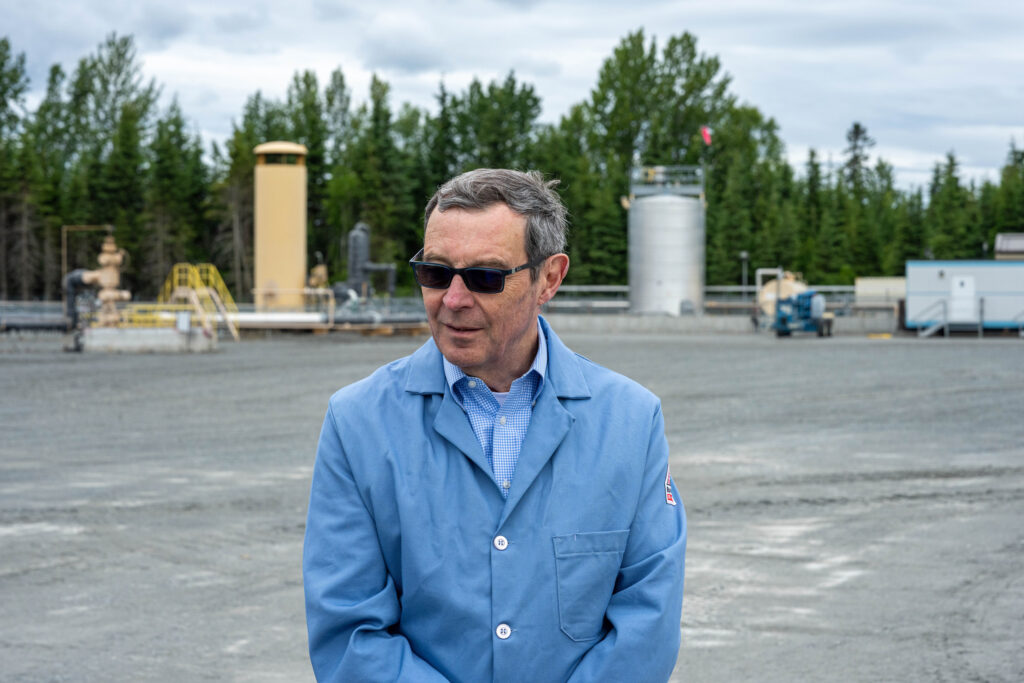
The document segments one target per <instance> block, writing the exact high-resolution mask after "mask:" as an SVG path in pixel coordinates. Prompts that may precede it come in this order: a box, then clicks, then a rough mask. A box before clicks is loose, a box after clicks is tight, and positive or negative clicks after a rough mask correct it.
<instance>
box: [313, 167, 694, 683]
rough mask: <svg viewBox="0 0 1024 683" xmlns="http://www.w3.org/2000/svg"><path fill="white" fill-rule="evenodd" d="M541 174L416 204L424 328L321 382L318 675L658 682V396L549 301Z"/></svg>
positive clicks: (667, 490)
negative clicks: (406, 345) (346, 380)
mask: <svg viewBox="0 0 1024 683" xmlns="http://www.w3.org/2000/svg"><path fill="white" fill-rule="evenodd" d="M554 184H555V183H554V182H552V183H545V182H544V180H543V179H542V177H541V176H540V174H538V173H521V172H517V171H507V170H492V169H480V170H476V171H471V172H469V173H466V174H463V175H461V176H458V177H456V178H454V179H453V180H451V181H449V182H448V183H447V184H445V185H444V186H442V187H441V188H440V189H439V190H438V191H437V193H436V194H435V195H434V197H433V198H432V199H431V200H430V202H429V203H428V204H427V207H426V217H425V221H426V222H425V225H426V230H425V234H424V240H423V250H422V251H421V253H420V254H418V255H417V256H415V257H414V258H413V260H412V262H411V263H412V266H413V268H414V271H415V274H416V279H417V281H418V283H419V284H420V286H421V288H422V292H423V301H424V304H425V307H426V311H427V318H428V320H429V322H430V330H431V333H432V337H433V338H432V339H431V340H429V341H427V343H426V344H424V345H423V346H422V347H421V348H420V349H419V350H418V351H416V352H415V353H414V354H413V355H411V356H409V357H407V358H403V359H401V360H397V361H395V362H393V363H390V364H389V365H386V366H384V367H383V368H380V369H379V370H377V371H376V372H375V373H374V374H373V375H371V376H370V377H369V378H367V379H365V380H362V381H360V382H357V383H356V384H353V385H351V386H348V387H345V388H344V389H342V390H340V391H339V392H338V393H336V394H335V395H334V396H333V397H332V398H331V401H330V404H329V407H328V410H327V417H326V419H325V421H324V426H323V431H322V432H321V435H320V444H319V448H318V452H317V461H316V468H315V471H314V474H313V485H312V491H311V494H310V503H309V518H308V522H307V525H306V541H305V551H304V557H303V566H304V579H305V591H306V614H307V623H308V627H309V649H310V659H311V661H312V664H313V669H314V671H315V672H316V675H317V678H318V679H319V680H321V681H398V680H401V681H445V680H448V681H474V682H476V681H531V682H533V681H565V680H573V681H648V680H649V681H665V680H667V679H668V677H669V675H670V673H671V671H672V667H673V665H674V663H675V659H676V654H677V651H678V647H679V617H680V610H681V607H682V590H683V554H684V551H685V544H686V522H685V517H684V514H683V509H682V506H681V505H680V504H679V503H678V502H677V501H678V500H679V497H678V492H677V491H676V489H675V486H674V484H673V483H672V480H671V478H670V477H669V473H668V445H667V442H666V440H665V435H664V422H663V419H662V415H661V407H660V404H659V402H658V400H657V398H655V397H654V396H653V395H652V394H651V393H650V392H648V391H647V390H645V389H643V388H642V387H640V386H639V385H638V384H636V383H634V382H632V381H630V380H628V379H626V378H625V377H622V376H621V375H617V374H615V373H613V372H611V371H609V370H606V369H604V368H602V367H600V366H597V365H595V364H594V363H591V362H590V361H588V360H587V359H585V358H583V357H581V356H577V355H575V354H573V353H572V352H571V351H570V350H569V349H567V348H566V347H565V345H564V344H562V342H561V341H560V340H559V338H558V337H557V336H556V335H555V333H554V332H553V331H552V330H551V328H550V326H549V325H548V324H547V322H546V321H545V320H544V319H543V318H541V317H540V316H539V313H540V308H541V306H542V305H543V304H544V303H545V302H547V301H549V300H550V299H551V297H553V296H554V295H555V292H556V291H557V289H558V286H559V285H560V284H561V282H562V279H563V278H564V277H565V274H566V271H567V270H568V267H569V258H568V256H566V255H565V254H564V253H563V251H564V249H565V210H564V208H563V206H562V204H561V202H560V200H559V198H558V195H557V194H556V193H555V192H554V189H553V186H554Z"/></svg>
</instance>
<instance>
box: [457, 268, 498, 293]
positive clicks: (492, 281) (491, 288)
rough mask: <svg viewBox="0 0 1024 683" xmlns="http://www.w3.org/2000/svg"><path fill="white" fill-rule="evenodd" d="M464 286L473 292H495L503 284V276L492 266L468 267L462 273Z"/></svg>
mask: <svg viewBox="0 0 1024 683" xmlns="http://www.w3.org/2000/svg"><path fill="white" fill-rule="evenodd" d="M464 276H465V280H466V287H468V288H469V289H471V290H473V291H474V292H481V293H483V294H495V293H497V292H500V291H501V290H502V289H503V288H504V285H505V276H504V275H502V273H501V271H499V270H494V269H493V268H470V269H468V270H466V271H465V273H464Z"/></svg>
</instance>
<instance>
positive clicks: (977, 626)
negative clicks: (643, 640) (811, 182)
mask: <svg viewBox="0 0 1024 683" xmlns="http://www.w3.org/2000/svg"><path fill="white" fill-rule="evenodd" d="M563 338H564V339H565V341H566V342H567V343H568V344H569V345H570V346H572V347H573V348H575V349H576V350H577V351H579V352H581V353H583V354H585V355H587V356H589V357H590V358H592V359H594V360H596V361H598V362H600V363H602V364H604V365H607V366H609V367H611V368H614V369H616V370H619V371H620V372H623V373H625V374H627V375H629V376H631V377H633V378H635V379H637V380H638V381H640V382H641V383H643V384H645V385H646V386H648V387H649V388H650V389H651V390H653V391H654V392H655V393H657V394H658V395H659V396H661V398H662V401H663V405H664V412H665V417H666V421H667V425H668V430H669V434H668V437H669V443H670V446H671V449H672V472H673V476H674V477H675V479H676V481H677V484H678V486H679V488H680V491H681V494H682V498H683V501H684V503H685V505H686V509H687V512H688V515H689V523H690V527H689V528H690V536H689V548H688V553H687V585H686V597H685V603H684V607H683V647H682V649H681V651H680V654H679V660H678V665H677V670H676V674H675V677H674V678H673V680H678V681H766V682H772V681H786V682H789V681H811V680H813V681H878V680H892V681H1020V680H1024V647H1022V646H1021V643H1022V640H1021V638H1022V635H1021V634H1022V633H1024V341H1021V340H1019V339H1015V338H994V339H993V338H989V339H984V340H977V339H953V340H927V341H918V340H916V339H902V338H897V339H890V340H880V339H866V338H861V337H835V338H832V339H817V338H814V337H804V338H794V339H787V340H776V339H775V338H773V337H769V336H760V337H758V336H753V335H750V336H746V335H729V336H720V337H712V336H671V335H664V334H661V335H658V334H655V335H627V334H582V333H572V334H566V335H564V337H563ZM421 341H422V338H420V339H404V338H393V339H392V338H372V339H371V338H363V337H358V336H345V335H331V336H318V335H286V334H276V335H273V336H266V337H264V336H260V337H257V338H249V339H247V340H245V341H243V342H242V343H240V344H233V343H230V342H222V343H221V347H220V351H218V352H217V353H214V354H207V355H193V356H169V355H137V356H129V355H121V356H118V355H103V354H95V355H94V354H85V355H74V354H64V353H61V352H60V350H59V349H60V342H59V340H57V339H56V338H55V337H45V336H42V337H38V338H28V339H16V338H14V339H12V338H6V339H0V615H2V618H0V680H2V681H33V682H35V681H175V682H176V681H203V680H211V681H236V680H237V681H303V680H312V674H311V671H310V668H309V664H308V661H307V659H306V649H305V648H306V636H305V622H304V619H303V607H302V586H301V573H300V565H301V558H300V553H301V546H302V533H303V523H304V516H305V509H306V496H307V493H308V486H309V477H310V474H311V471H312V464H313V455H314V448H315V444H316V438H317V434H318V432H319V428H320V423H321V420H322V417H323V411H324V408H325V406H326V401H327V398H328V396H329V395H330V394H331V393H332V392H333V391H334V390H335V389H337V388H338V387H340V386H342V385H344V384H346V383H348V382H351V381H354V380H356V379H359V378H361V377H363V376H365V375H367V374H368V373H369V372H371V371H372V370H373V369H374V368H376V367H377V366H379V365H381V364H383V363H385V362H387V361H389V360H391V359H393V358H396V357H398V356H401V355H405V354H407V353H409V352H411V351H412V350H413V349H414V348H416V346H418V345H419V343H421Z"/></svg>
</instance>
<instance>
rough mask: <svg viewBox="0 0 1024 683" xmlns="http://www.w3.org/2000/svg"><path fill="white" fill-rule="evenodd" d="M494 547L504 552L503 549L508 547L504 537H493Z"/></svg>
mask: <svg viewBox="0 0 1024 683" xmlns="http://www.w3.org/2000/svg"><path fill="white" fill-rule="evenodd" d="M494 547H495V548H497V549H498V550H504V549H505V548H507V547H508V539H507V538H505V537H504V536H495V537H494Z"/></svg>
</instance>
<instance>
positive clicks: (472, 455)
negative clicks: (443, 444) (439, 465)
mask: <svg viewBox="0 0 1024 683" xmlns="http://www.w3.org/2000/svg"><path fill="white" fill-rule="evenodd" d="M434 430H435V431H436V432H437V433H438V434H440V435H441V436H442V437H444V438H445V439H447V440H448V441H449V442H450V443H451V444H452V445H453V446H455V447H456V448H457V449H459V450H460V451H462V452H463V453H464V454H465V455H466V457H467V458H469V459H470V460H472V461H473V463H474V464H475V465H476V466H477V467H479V468H480V469H481V470H483V471H484V473H485V474H487V478H488V479H490V480H492V481H493V480H494V473H493V472H492V471H491V466H490V464H489V463H488V462H487V456H485V455H484V451H483V449H482V448H480V442H479V441H477V440H476V434H474V433H473V427H472V425H470V424H469V418H468V417H466V413H465V412H463V410H462V407H461V406H459V403H458V401H456V400H455V397H454V396H452V392H451V391H446V392H444V398H443V399H442V400H441V408H440V409H439V410H438V411H437V415H436V416H434Z"/></svg>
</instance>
